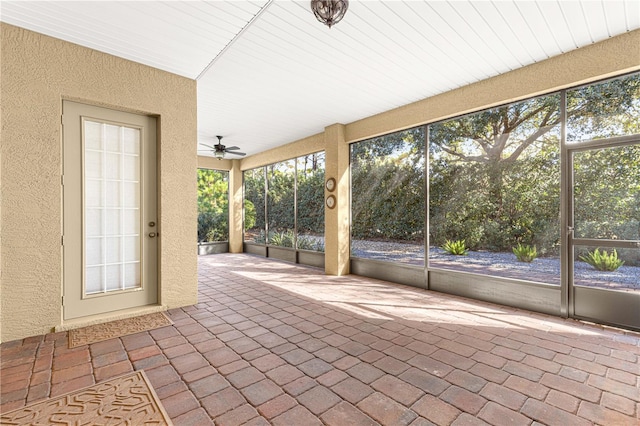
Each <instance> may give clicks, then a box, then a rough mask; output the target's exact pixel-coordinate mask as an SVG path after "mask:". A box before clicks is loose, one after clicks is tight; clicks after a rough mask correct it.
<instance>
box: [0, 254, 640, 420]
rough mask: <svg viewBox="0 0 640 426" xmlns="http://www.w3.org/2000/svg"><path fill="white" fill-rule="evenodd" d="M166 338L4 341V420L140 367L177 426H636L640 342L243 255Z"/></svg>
mask: <svg viewBox="0 0 640 426" xmlns="http://www.w3.org/2000/svg"><path fill="white" fill-rule="evenodd" d="M199 280H200V287H199V303H198V304H197V305H195V306H189V307H186V308H181V309H173V310H170V311H169V312H168V315H169V316H170V317H171V318H172V319H173V321H174V322H175V324H174V325H173V326H169V327H164V328H160V329H156V330H152V331H150V332H144V333H139V334H136V335H131V336H126V337H122V338H117V339H111V340H107V341H104V342H100V343H95V344H91V345H85V346H81V347H78V348H75V349H68V348H67V333H64V332H63V333H54V334H47V335H44V336H36V337H30V338H27V339H23V340H18V341H12V342H6V343H3V344H2V345H1V346H0V348H1V357H2V369H1V400H0V403H1V405H0V412H5V411H8V410H12V409H14V408H18V407H21V406H23V405H25V404H27V403H31V402H34V401H37V400H41V399H43V398H47V397H50V396H56V395H60V394H62V393H66V392H69V391H72V390H75V389H78V388H82V387H85V386H88V385H91V384H93V383H96V382H100V381H103V380H106V379H109V378H111V377H115V376H119V375H122V374H124V373H126V372H129V371H133V370H139V369H144V370H145V372H146V373H147V375H148V377H149V379H150V381H151V383H152V384H153V386H154V388H155V390H156V392H157V394H158V396H159V398H160V400H161V401H162V403H163V404H164V407H165V409H166V410H167V412H168V414H169V416H170V417H171V418H172V419H173V421H174V423H175V424H176V425H180V426H182V425H206V424H214V423H215V424H219V425H240V424H247V425H267V424H273V425H287V426H298V425H305V426H306V425H314V424H326V425H336V426H345V425H375V424H384V425H430V424H437V425H449V424H454V425H463V424H465V425H466V424H493V425H502V424H518V425H529V424H550V425H555V424H558V425H583V424H584V425H588V424H599V425H636V426H637V425H638V424H640V361H639V357H640V335H639V334H637V333H633V332H626V331H622V330H616V329H610V328H606V327H600V326H597V325H591V324H585V323H581V322H577V321H573V320H564V319H561V318H556V317H550V316H546V315H542V314H536V313H531V312H527V311H522V310H517V309H513V308H508V307H503V306H498V305H492V304H487V303H482V302H478V301H472V300H467V299H462V298H458V297H453V296H448V295H443V294H439V293H433V292H428V291H424V290H420V289H414V288H411V287H405V286H401V285H396V284H391V283H387V282H383V281H378V280H373V279H368V278H362V277H356V276H345V277H331V276H325V275H324V274H323V273H322V271H320V270H317V269H313V268H307V267H303V266H298V265H292V264H287V263H282V262H277V261H273V260H270V259H264V258H260V257H254V256H249V255H243V254H223V255H213V256H205V257H200V258H199Z"/></svg>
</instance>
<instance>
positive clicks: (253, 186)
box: [244, 167, 265, 233]
mask: <svg viewBox="0 0 640 426" xmlns="http://www.w3.org/2000/svg"><path fill="white" fill-rule="evenodd" d="M264 178H265V176H264V167H260V168H257V169H252V170H247V171H245V172H244V204H245V206H246V207H248V209H249V210H245V213H244V215H245V216H244V220H245V222H244V229H245V231H249V230H251V231H255V232H259V230H261V229H264V228H265V221H264V202H265V197H264V185H265V179H264ZM255 232H253V233H255Z"/></svg>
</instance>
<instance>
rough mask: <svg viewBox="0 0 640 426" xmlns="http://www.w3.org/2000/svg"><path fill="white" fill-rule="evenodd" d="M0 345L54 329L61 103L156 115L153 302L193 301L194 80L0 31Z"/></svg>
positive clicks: (7, 28) (10, 29)
mask: <svg viewBox="0 0 640 426" xmlns="http://www.w3.org/2000/svg"><path fill="white" fill-rule="evenodd" d="M0 31H1V35H2V37H1V38H2V47H1V49H2V50H1V57H2V62H1V67H2V68H1V70H2V74H1V87H0V96H1V99H2V111H1V115H0V118H1V121H2V134H0V141H1V144H0V160H1V164H0V184H1V185H2V198H1V204H0V214H1V215H2V216H1V219H2V220H1V223H2V225H1V226H2V227H1V231H0V238H1V239H0V241H1V248H0V265H1V268H2V275H1V287H2V293H1V294H2V301H1V308H2V311H1V313H0V321H1V327H2V330H1V334H0V339H1V340H2V341H8V340H13V339H17V338H22V337H25V336H30V335H37V334H41V333H46V332H49V331H51V330H52V328H54V327H57V326H60V325H61V324H62V309H61V297H62V267H61V265H62V250H61V242H60V238H61V233H62V230H61V224H62V209H61V205H62V193H61V184H60V175H61V168H62V164H61V158H62V157H61V149H62V142H61V139H62V138H61V125H60V116H61V110H62V100H63V99H70V100H76V101H80V102H85V103H91V104H96V105H99V106H105V107H109V108H113V109H121V110H125V111H130V112H137V113H142V114H148V115H154V116H158V117H159V119H158V122H159V128H158V130H159V132H158V136H159V145H158V146H159V154H158V157H159V159H158V161H159V162H158V164H159V187H158V188H159V195H160V197H159V200H160V201H159V204H160V212H159V226H160V227H159V232H160V235H161V240H160V245H161V249H160V256H159V286H160V287H159V299H160V300H159V303H161V304H162V305H164V306H167V307H169V308H172V307H177V306H184V305H189V304H193V303H196V300H197V260H196V247H195V246H196V243H195V242H196V202H195V200H196V179H195V176H196V174H195V169H196V167H197V160H196V158H197V157H196V133H197V129H196V99H197V94H196V82H195V81H194V80H190V79H187V78H183V77H180V76H177V75H174V74H170V73H167V72H163V71H160V70H157V69H154V68H150V67H147V66H143V65H140V64H137V63H134V62H131V61H127V60H124V59H121V58H117V57H114V56H111V55H107V54H104V53H100V52H97V51H95V50H91V49H87V48H84V47H80V46H77V45H74V44H71V43H67V42H64V41H61V40H57V39H54V38H51V37H47V36H43V35H40V34H37V33H34V32H31V31H27V30H23V29H20V28H17V27H14V26H11V25H7V24H1V29H0Z"/></svg>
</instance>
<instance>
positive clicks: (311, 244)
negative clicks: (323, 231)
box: [298, 235, 324, 252]
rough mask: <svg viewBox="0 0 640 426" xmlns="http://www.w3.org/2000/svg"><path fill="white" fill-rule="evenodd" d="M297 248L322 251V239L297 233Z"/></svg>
mask: <svg viewBox="0 0 640 426" xmlns="http://www.w3.org/2000/svg"><path fill="white" fill-rule="evenodd" d="M298 249H299V250H311V251H319V252H324V239H316V238H313V237H308V236H305V235H299V236H298Z"/></svg>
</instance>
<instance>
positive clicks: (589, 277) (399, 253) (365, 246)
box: [351, 240, 640, 290]
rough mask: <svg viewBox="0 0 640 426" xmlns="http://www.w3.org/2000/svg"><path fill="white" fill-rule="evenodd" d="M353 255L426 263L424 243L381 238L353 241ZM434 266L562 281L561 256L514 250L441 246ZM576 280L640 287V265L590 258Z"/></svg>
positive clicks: (433, 254)
mask: <svg viewBox="0 0 640 426" xmlns="http://www.w3.org/2000/svg"><path fill="white" fill-rule="evenodd" d="M351 253H352V256H354V257H360V258H365V259H377V260H386V261H394V262H400V263H407V264H412V265H424V247H423V246H421V245H414V244H402V243H389V242H381V241H362V240H356V241H353V246H352V250H351ZM429 260H430V262H431V264H432V265H433V266H438V267H445V268H446V267H447V266H450V267H452V268H455V269H458V270H460V269H464V268H465V267H468V268H469V269H473V270H474V271H478V270H483V271H486V272H489V273H490V274H492V275H498V276H510V277H513V278H517V277H519V276H520V277H525V276H529V277H536V279H537V280H538V281H541V282H547V283H550V284H560V259H558V258H537V259H534V260H533V262H531V263H526V262H518V261H517V260H516V257H515V255H514V254H513V253H492V252H485V251H470V252H469V254H468V255H467V256H453V255H450V254H448V253H446V252H445V251H444V250H442V249H440V248H438V247H432V248H431V250H430V259H429ZM575 279H576V284H580V285H590V286H606V287H608V288H615V289H620V290H640V267H637V266H621V267H620V268H618V269H617V270H616V271H613V272H602V271H597V270H595V269H594V268H593V267H592V266H591V265H589V264H588V263H586V262H581V261H578V262H575Z"/></svg>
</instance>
